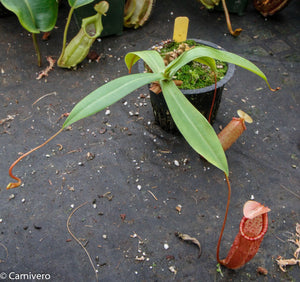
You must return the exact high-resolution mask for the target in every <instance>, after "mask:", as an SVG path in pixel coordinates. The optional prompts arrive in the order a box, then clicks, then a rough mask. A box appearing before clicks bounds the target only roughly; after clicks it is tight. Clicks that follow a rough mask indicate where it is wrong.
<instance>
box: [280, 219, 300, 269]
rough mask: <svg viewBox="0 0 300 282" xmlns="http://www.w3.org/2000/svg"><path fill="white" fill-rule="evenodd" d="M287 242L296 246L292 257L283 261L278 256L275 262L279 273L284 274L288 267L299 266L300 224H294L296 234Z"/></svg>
mask: <svg viewBox="0 0 300 282" xmlns="http://www.w3.org/2000/svg"><path fill="white" fill-rule="evenodd" d="M288 241H289V242H292V243H294V244H295V245H296V246H297V249H296V250H295V252H294V257H293V258H290V259H284V258H283V257H282V256H278V257H277V259H276V262H277V264H278V266H279V268H280V270H281V271H283V272H286V267H287V266H289V265H296V264H298V265H299V266H300V259H299V254H300V224H299V223H296V233H295V234H293V237H292V238H290V239H288Z"/></svg>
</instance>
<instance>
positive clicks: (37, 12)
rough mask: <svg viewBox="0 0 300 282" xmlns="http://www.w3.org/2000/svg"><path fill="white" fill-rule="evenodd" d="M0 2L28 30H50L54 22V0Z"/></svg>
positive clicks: (55, 14)
mask: <svg viewBox="0 0 300 282" xmlns="http://www.w3.org/2000/svg"><path fill="white" fill-rule="evenodd" d="M1 3H2V4H3V6H4V7H5V8H6V9H8V10H10V11H12V12H14V13H15V14H16V15H17V17H18V19H19V21H20V23H21V25H22V26H23V27H24V28H25V29H26V30H28V31H29V32H32V33H39V32H40V31H43V32H46V31H50V30H52V29H53V27H54V25H55V23H56V19H57V13H58V3H57V1H56V0H1Z"/></svg>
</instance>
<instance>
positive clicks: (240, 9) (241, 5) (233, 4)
mask: <svg viewBox="0 0 300 282" xmlns="http://www.w3.org/2000/svg"><path fill="white" fill-rule="evenodd" d="M247 5H248V0H226V6H227V9H228V11H229V13H235V14H238V15H239V16H242V15H244V13H245V10H246V8H247ZM214 9H215V10H216V11H224V9H223V5H222V2H221V1H220V3H219V5H217V6H215V8H214Z"/></svg>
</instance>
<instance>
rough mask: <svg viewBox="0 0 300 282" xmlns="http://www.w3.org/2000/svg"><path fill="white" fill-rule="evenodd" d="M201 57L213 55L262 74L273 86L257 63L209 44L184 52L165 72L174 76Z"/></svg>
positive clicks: (214, 57) (212, 56)
mask: <svg viewBox="0 0 300 282" xmlns="http://www.w3.org/2000/svg"><path fill="white" fill-rule="evenodd" d="M201 57H211V58H213V59H216V60H220V61H223V62H227V63H232V64H235V65H237V66H240V67H242V68H244V69H247V70H249V71H251V72H253V73H255V74H256V75H258V76H260V77H261V78H262V79H263V80H264V81H265V82H266V83H267V85H268V87H269V88H271V87H270V84H269V82H268V80H267V78H266V76H265V74H264V73H263V72H262V71H261V70H260V69H259V68H258V67H257V66H256V65H254V64H253V63H251V62H250V61H248V60H247V59H244V58H242V57H240V56H239V55H236V54H233V53H230V52H227V51H223V50H218V49H215V48H212V47H208V46H203V47H202V46H201V47H195V48H192V49H190V50H188V51H186V52H184V53H183V54H182V55H181V56H179V57H177V58H176V59H175V60H174V61H172V62H171V63H170V64H169V65H168V66H167V68H166V71H165V73H166V74H167V75H168V76H169V77H172V76H173V75H174V74H175V73H176V72H177V71H178V70H179V69H180V68H181V67H182V66H184V65H185V64H187V63H189V62H191V61H193V60H195V59H197V58H201Z"/></svg>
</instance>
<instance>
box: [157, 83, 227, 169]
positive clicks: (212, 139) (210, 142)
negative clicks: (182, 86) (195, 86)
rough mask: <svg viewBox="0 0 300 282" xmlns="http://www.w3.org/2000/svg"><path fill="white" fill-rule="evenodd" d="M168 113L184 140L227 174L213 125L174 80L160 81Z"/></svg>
mask: <svg viewBox="0 0 300 282" xmlns="http://www.w3.org/2000/svg"><path fill="white" fill-rule="evenodd" d="M160 85H161V88H162V91H163V95H164V98H165V100H166V103H167V105H168V108H169V110H170V114H171V116H172V118H173V120H174V122H175V124H176V126H177V127H178V129H179V131H180V132H181V134H182V136H183V137H184V138H185V140H186V141H187V142H188V143H189V144H190V146H191V147H192V148H193V149H194V150H195V151H196V152H197V153H198V154H200V155H201V156H202V157H204V158H205V159H206V160H207V161H208V162H210V163H211V164H213V165H215V166H216V167H217V168H219V169H221V170H222V171H223V172H224V173H225V174H226V175H228V173H229V170H228V164H227V159H226V156H225V153H224V150H223V148H222V145H221V143H220V141H219V138H218V136H217V134H216V132H215V131H214V129H213V127H212V126H211V125H210V123H209V122H208V121H207V119H206V118H205V117H204V116H203V115H202V114H201V113H200V112H199V111H198V110H197V109H196V108H195V107H194V106H193V105H192V104H191V103H190V102H189V101H188V99H187V98H186V97H185V96H184V95H183V94H182V92H181V91H180V90H179V89H178V88H177V86H176V85H175V83H174V81H166V80H165V81H161V82H160Z"/></svg>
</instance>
